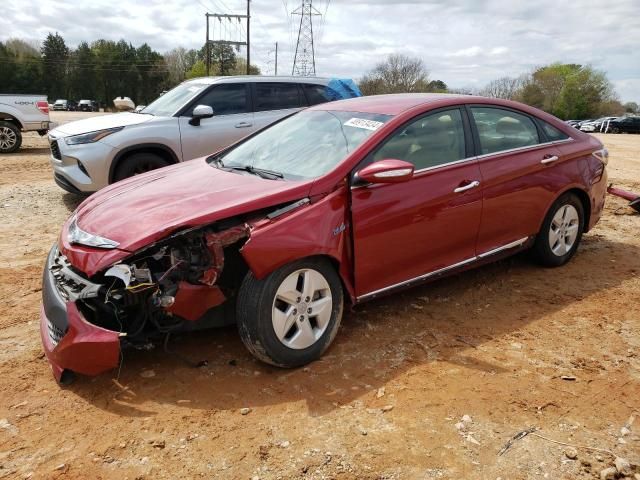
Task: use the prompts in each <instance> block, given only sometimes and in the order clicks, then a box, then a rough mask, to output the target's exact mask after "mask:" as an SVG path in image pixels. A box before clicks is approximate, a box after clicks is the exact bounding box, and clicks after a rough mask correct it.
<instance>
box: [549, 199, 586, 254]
mask: <svg viewBox="0 0 640 480" xmlns="http://www.w3.org/2000/svg"><path fill="white" fill-rule="evenodd" d="M579 228H580V217H579V216H578V211H577V210H576V208H575V207H574V206H573V205H564V206H562V207H560V208H559V209H558V211H557V212H556V214H555V215H554V216H553V220H551V228H550V229H549V246H550V247H551V251H552V252H553V253H554V254H555V255H557V256H558V257H562V256H563V255H566V254H567V252H569V251H570V250H571V248H572V247H573V245H574V244H575V243H576V238H578V229H579Z"/></svg>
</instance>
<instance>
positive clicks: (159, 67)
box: [135, 43, 167, 105]
mask: <svg viewBox="0 0 640 480" xmlns="http://www.w3.org/2000/svg"><path fill="white" fill-rule="evenodd" d="M135 54H136V68H137V71H138V75H139V81H138V82H137V83H138V85H137V87H138V88H137V94H136V97H137V99H138V103H140V104H144V105H147V104H148V103H149V102H151V101H152V100H154V99H155V98H157V97H158V95H159V94H160V92H161V91H162V89H163V88H164V86H165V85H164V84H165V79H166V77H167V72H166V64H165V63H164V58H163V57H162V55H160V54H159V53H158V52H154V51H153V50H152V49H151V47H150V46H149V45H147V44H146V43H143V44H142V45H141V46H140V47H138V48H137V49H136V52H135Z"/></svg>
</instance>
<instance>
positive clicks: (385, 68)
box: [359, 54, 429, 95]
mask: <svg viewBox="0 0 640 480" xmlns="http://www.w3.org/2000/svg"><path fill="white" fill-rule="evenodd" d="M359 87H360V90H361V91H362V93H363V94H364V95H376V94H380V93H405V92H427V91H429V74H428V72H427V70H426V68H425V66H424V63H423V62H422V60H420V59H419V58H412V57H408V56H406V55H402V54H392V55H389V56H388V57H387V59H386V60H385V61H384V62H381V63H379V64H377V65H376V66H375V68H374V69H373V70H371V71H370V72H369V73H368V74H366V75H365V76H364V77H363V78H362V80H361V81H360V85H359Z"/></svg>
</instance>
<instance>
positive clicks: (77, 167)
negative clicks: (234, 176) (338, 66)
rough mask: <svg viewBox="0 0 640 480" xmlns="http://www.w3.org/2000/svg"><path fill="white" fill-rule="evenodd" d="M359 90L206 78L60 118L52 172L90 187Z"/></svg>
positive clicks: (59, 179)
mask: <svg viewBox="0 0 640 480" xmlns="http://www.w3.org/2000/svg"><path fill="white" fill-rule="evenodd" d="M357 96H360V91H359V90H358V87H357V86H356V85H355V83H354V82H353V81H352V80H349V79H324V78H308V77H305V78H303V77H262V76H242V77H206V78H196V79H193V80H188V81H186V82H184V83H182V84H180V85H178V86H177V87H175V88H174V89H173V90H170V91H169V92H167V93H165V94H164V95H162V96H161V97H159V98H158V99H157V100H155V101H154V102H153V103H151V104H150V105H149V106H147V107H146V108H144V109H143V110H141V111H140V112H137V113H119V114H115V115H103V116H98V117H92V118H88V119H85V120H80V121H77V122H70V123H66V124H64V125H62V126H60V127H58V128H56V129H55V130H52V131H51V132H50V133H49V142H50V145H51V164H52V166H53V173H54V179H55V181H56V183H57V184H58V185H59V186H60V187H62V188H63V189H65V190H67V191H69V192H72V193H80V194H88V193H92V192H95V191H97V190H99V189H100V188H102V187H105V186H106V185H108V184H110V183H113V182H116V181H118V180H122V179H124V178H127V177H130V176H132V175H136V174H138V173H143V172H147V171H149V170H153V169H156V168H160V167H164V166H166V165H170V164H173V163H177V162H180V161H185V160H191V159H194V158H198V157H202V156H205V155H208V154H211V153H214V152H215V151H217V150H220V149H221V148H224V147H226V146H228V145H230V144H232V143H234V142H236V141H238V140H239V139H241V138H243V137H245V136H246V135H248V134H251V133H253V132H255V131H257V130H260V129H262V128H263V127H266V126H267V125H270V124H271V123H273V122H275V121H276V120H279V119H280V118H282V117H284V116H287V115H289V114H291V113H293V112H296V111H298V110H300V109H301V108H304V107H307V106H310V105H315V104H317V103H322V102H327V101H331V100H339V99H342V98H351V97H357Z"/></svg>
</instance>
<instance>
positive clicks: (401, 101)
mask: <svg viewBox="0 0 640 480" xmlns="http://www.w3.org/2000/svg"><path fill="white" fill-rule="evenodd" d="M474 101H478V102H482V103H484V102H486V98H484V97H476V96H473V95H459V94H454V93H395V94H389V95H371V96H366V97H356V98H350V99H347V100H339V101H337V102H330V103H322V104H320V105H316V106H314V107H312V108H313V109H314V110H340V111H347V112H348V111H352V112H363V113H377V114H382V115H398V114H399V113H402V112H404V111H406V110H409V109H412V108H414V107H419V106H425V105H428V104H431V103H436V102H437V103H441V104H442V105H443V106H446V105H449V104H460V103H473V102H474Z"/></svg>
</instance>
